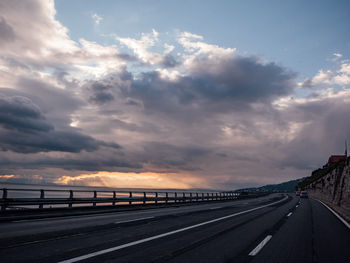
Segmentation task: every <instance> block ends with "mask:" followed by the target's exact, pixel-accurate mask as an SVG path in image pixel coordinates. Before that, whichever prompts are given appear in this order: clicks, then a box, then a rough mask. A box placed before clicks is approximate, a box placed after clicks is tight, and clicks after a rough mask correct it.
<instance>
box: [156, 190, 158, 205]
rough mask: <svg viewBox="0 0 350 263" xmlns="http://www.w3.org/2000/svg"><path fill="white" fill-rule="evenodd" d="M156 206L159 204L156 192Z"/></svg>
mask: <svg viewBox="0 0 350 263" xmlns="http://www.w3.org/2000/svg"><path fill="white" fill-rule="evenodd" d="M156 204H158V192H156Z"/></svg>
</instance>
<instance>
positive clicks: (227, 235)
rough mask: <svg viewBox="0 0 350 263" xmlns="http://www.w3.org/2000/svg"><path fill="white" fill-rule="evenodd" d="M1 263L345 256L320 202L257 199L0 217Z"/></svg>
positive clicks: (341, 234)
mask: <svg viewBox="0 0 350 263" xmlns="http://www.w3.org/2000/svg"><path fill="white" fill-rule="evenodd" d="M0 261H1V262H2V263H5V262H138V263H140V262H181V263H183V262H269V263H270V262H278V263H285V262H299V263H300V262H340V263H341V262H346V263H349V262H350V229H349V228H347V227H346V226H345V225H344V224H343V223H342V222H341V221H340V220H339V219H338V218H336V217H335V216H334V215H333V214H332V213H331V212H330V211H329V210H328V209H327V208H326V207H324V206H323V205H322V204H321V203H320V202H318V201H316V200H312V199H301V200H300V199H299V197H295V196H293V195H281V194H274V195H269V196H265V197H261V198H257V199H250V200H236V201H229V202H222V203H210V204H195V205H187V206H179V207H169V208H155V209H148V210H135V211H127V212H116V213H108V214H95V215H85V216H71V217H63V218H50V219H36V220H22V221H21V220H17V221H13V222H6V223H5V222H3V223H0Z"/></svg>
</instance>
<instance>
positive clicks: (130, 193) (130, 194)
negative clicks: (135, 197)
mask: <svg viewBox="0 0 350 263" xmlns="http://www.w3.org/2000/svg"><path fill="white" fill-rule="evenodd" d="M131 198H132V192H129V205H132V200H131Z"/></svg>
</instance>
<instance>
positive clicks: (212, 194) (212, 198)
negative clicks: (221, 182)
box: [211, 193, 214, 201]
mask: <svg viewBox="0 0 350 263" xmlns="http://www.w3.org/2000/svg"><path fill="white" fill-rule="evenodd" d="M211 200H212V201H214V193H211Z"/></svg>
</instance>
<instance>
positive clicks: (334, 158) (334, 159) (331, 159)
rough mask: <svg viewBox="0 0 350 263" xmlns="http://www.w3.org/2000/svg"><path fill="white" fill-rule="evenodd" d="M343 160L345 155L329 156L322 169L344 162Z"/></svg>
mask: <svg viewBox="0 0 350 263" xmlns="http://www.w3.org/2000/svg"><path fill="white" fill-rule="evenodd" d="M345 160H346V155H331V156H330V157H329V158H328V162H327V163H326V164H325V165H324V166H323V167H324V168H325V167H328V166H330V165H331V164H334V163H338V162H340V161H345Z"/></svg>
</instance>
